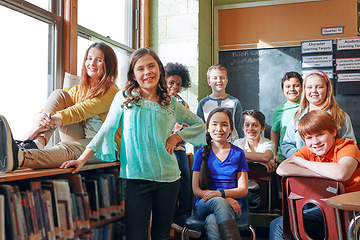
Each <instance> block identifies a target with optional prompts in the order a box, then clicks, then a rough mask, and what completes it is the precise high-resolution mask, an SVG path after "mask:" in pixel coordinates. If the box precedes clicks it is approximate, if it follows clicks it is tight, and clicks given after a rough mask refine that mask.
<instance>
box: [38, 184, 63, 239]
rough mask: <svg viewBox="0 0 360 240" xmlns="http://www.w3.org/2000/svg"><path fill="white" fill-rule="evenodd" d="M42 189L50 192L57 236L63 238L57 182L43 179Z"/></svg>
mask: <svg viewBox="0 0 360 240" xmlns="http://www.w3.org/2000/svg"><path fill="white" fill-rule="evenodd" d="M41 189H42V191H44V192H46V191H48V192H49V193H50V196H51V198H48V200H49V201H51V209H52V213H53V214H52V218H53V224H54V228H55V237H56V238H61V229H60V221H59V215H58V204H57V196H56V193H55V184H54V182H53V181H52V180H46V179H44V180H41Z"/></svg>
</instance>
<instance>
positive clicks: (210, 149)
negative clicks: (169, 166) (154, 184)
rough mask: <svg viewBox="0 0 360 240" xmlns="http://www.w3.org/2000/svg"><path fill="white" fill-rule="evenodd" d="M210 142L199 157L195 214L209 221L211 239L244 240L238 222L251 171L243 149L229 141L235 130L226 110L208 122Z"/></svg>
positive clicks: (215, 112) (217, 110)
mask: <svg viewBox="0 0 360 240" xmlns="http://www.w3.org/2000/svg"><path fill="white" fill-rule="evenodd" d="M206 129H207V132H206V143H207V145H206V146H204V147H203V148H201V149H200V150H199V151H197V152H196V154H195V160H194V165H193V168H192V170H193V181H192V184H193V191H194V195H195V197H196V199H195V204H194V206H193V210H192V214H193V215H195V216H196V217H198V218H200V219H203V220H204V221H205V229H206V233H207V235H208V237H209V238H208V239H234V240H235V239H236V240H238V239H241V238H240V234H239V230H238V228H237V224H236V220H237V219H238V217H239V216H240V212H241V204H242V202H241V198H242V197H245V196H246V194H247V192H248V186H247V185H248V177H247V171H248V170H249V168H248V165H247V163H246V159H245V155H244V152H243V150H241V149H240V148H238V147H236V146H234V145H232V144H231V143H230V142H228V137H229V136H230V134H231V132H232V131H233V130H234V124H233V121H232V116H231V113H230V111H229V110H227V109H225V108H215V109H214V110H212V111H211V112H210V114H209V116H208V118H207V121H206Z"/></svg>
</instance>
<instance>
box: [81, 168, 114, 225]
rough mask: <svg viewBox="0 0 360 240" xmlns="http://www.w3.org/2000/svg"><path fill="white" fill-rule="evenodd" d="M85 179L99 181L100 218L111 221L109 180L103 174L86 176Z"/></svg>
mask: <svg viewBox="0 0 360 240" xmlns="http://www.w3.org/2000/svg"><path fill="white" fill-rule="evenodd" d="M85 179H92V180H95V181H97V189H96V190H97V192H98V194H97V195H98V197H99V215H100V218H103V219H110V218H111V212H110V196H109V185H108V180H107V178H105V177H104V176H103V174H102V173H100V174H96V173H91V174H87V175H86V176H85Z"/></svg>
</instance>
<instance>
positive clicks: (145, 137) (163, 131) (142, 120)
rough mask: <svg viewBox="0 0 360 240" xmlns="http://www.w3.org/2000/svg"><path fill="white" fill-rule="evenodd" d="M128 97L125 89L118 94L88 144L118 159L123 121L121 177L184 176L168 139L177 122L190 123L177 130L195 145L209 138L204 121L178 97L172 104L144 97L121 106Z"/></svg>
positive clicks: (105, 157) (100, 154)
mask: <svg viewBox="0 0 360 240" xmlns="http://www.w3.org/2000/svg"><path fill="white" fill-rule="evenodd" d="M123 102H125V98H124V96H123V93H122V92H118V93H117V95H116V96H115V98H114V100H113V102H112V105H111V108H110V110H109V114H108V118H107V120H106V121H105V123H104V124H103V125H104V126H103V127H102V128H101V129H100V130H99V132H98V133H97V134H96V136H95V137H94V139H93V140H92V141H91V142H90V144H89V145H88V146H87V147H89V148H91V149H92V150H93V151H95V152H96V153H95V156H96V157H98V158H100V159H102V160H104V161H115V160H116V157H115V146H114V144H113V143H114V134H115V132H116V129H117V127H118V126H119V124H121V130H122V131H121V148H120V162H121V164H120V165H121V172H120V177H121V178H130V179H144V180H151V181H158V182H173V181H176V180H177V179H179V178H180V171H179V167H178V163H177V160H176V157H175V155H174V154H171V155H170V154H169V153H168V151H167V150H166V148H165V142H166V140H167V139H168V138H169V136H170V135H171V131H172V129H173V127H174V125H175V123H176V122H183V123H186V124H188V125H189V127H188V128H184V129H183V130H182V131H180V132H178V133H177V134H178V135H179V136H180V138H181V139H183V140H185V141H186V142H190V143H193V144H195V145H202V144H204V143H205V142H204V141H205V134H204V130H205V129H204V124H203V121H202V120H201V119H200V118H199V117H197V116H196V115H195V114H193V113H192V112H190V111H189V110H187V109H186V108H185V107H184V106H183V105H182V104H181V103H179V102H177V101H176V99H175V98H174V97H172V98H171V100H170V103H169V105H167V106H161V105H160V104H158V103H156V102H152V101H149V100H147V99H145V98H141V99H140V100H139V101H138V102H137V103H136V104H134V103H131V108H126V107H124V108H121V105H122V103H123Z"/></svg>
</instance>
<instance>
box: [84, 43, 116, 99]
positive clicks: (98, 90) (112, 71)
mask: <svg viewBox="0 0 360 240" xmlns="http://www.w3.org/2000/svg"><path fill="white" fill-rule="evenodd" d="M91 48H96V49H98V50H100V51H102V52H103V54H104V63H105V64H104V75H103V76H102V78H101V79H100V81H98V82H97V83H96V84H95V85H93V86H92V85H91V79H90V77H89V75H88V74H87V70H86V65H85V64H86V59H87V57H88V54H89V51H90V49H91ZM117 75H118V64H117V58H116V54H115V52H114V50H113V49H112V48H111V47H109V46H108V45H106V44H105V43H94V44H92V45H91V46H90V47H89V48H88V49H87V50H86V53H85V56H84V60H83V64H82V69H81V77H80V96H81V97H80V99H81V100H80V101H82V102H83V101H86V100H89V99H92V98H94V97H101V96H103V95H104V94H105V93H106V92H107V91H108V90H109V88H110V87H111V85H113V84H114V83H115V79H116V77H117Z"/></svg>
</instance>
